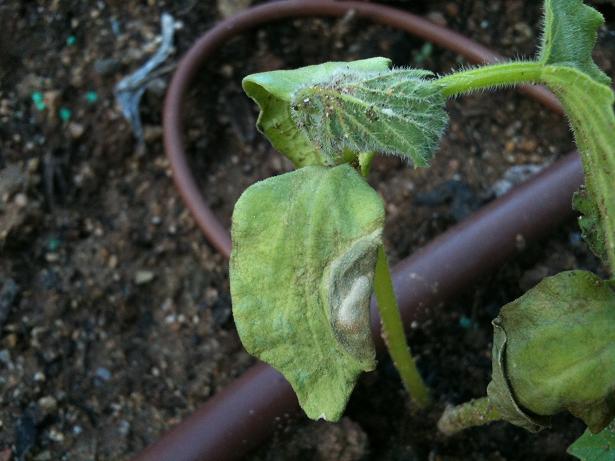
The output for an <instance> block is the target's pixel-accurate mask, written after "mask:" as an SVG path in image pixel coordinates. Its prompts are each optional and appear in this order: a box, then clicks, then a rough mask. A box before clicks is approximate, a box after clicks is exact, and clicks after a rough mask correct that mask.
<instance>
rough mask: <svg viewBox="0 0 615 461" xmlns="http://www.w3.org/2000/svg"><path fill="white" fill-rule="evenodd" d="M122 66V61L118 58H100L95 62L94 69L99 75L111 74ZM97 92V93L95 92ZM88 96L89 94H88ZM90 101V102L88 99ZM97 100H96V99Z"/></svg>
mask: <svg viewBox="0 0 615 461" xmlns="http://www.w3.org/2000/svg"><path fill="white" fill-rule="evenodd" d="M119 68H120V62H119V61H118V60H117V59H113V58H109V59H98V60H97V61H96V62H95V63H94V71H95V72H96V73H97V74H98V75H103V76H105V75H110V74H113V73H115V72H116V71H117V70H119ZM94 94H96V93H94ZM86 98H87V96H86ZM88 102H90V101H89V100H88ZM94 102H95V101H94Z"/></svg>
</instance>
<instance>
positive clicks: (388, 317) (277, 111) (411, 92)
mask: <svg viewBox="0 0 615 461" xmlns="http://www.w3.org/2000/svg"><path fill="white" fill-rule="evenodd" d="M544 8H545V24H544V32H543V37H542V44H541V47H540V51H539V53H538V56H537V58H536V59H534V60H523V61H513V62H505V63H499V64H494V65H486V66H482V67H476V68H473V69H469V70H462V71H459V72H455V73H452V74H450V75H446V76H443V77H436V76H434V75H433V74H432V73H431V72H429V71H425V70H418V69H390V64H391V63H390V61H389V60H388V59H386V58H372V59H365V60H361V61H355V62H349V63H342V62H330V63H326V64H320V65H315V66H308V67H304V68H301V69H296V70H283V71H273V72H266V73H261V74H255V75H250V76H248V77H246V78H245V79H244V81H243V86H244V89H245V91H246V93H247V94H248V95H249V96H250V97H251V98H253V99H254V100H255V101H256V103H257V104H258V105H259V107H260V109H261V112H260V116H259V119H258V127H259V129H260V131H261V132H263V133H264V134H265V136H267V138H268V139H269V140H270V142H271V143H272V144H273V146H274V147H275V148H276V149H277V150H278V151H279V152H280V153H282V154H284V155H286V156H287V157H288V158H289V159H290V160H291V161H292V162H293V163H294V165H295V166H296V167H297V170H296V171H293V172H291V173H287V174H283V175H280V176H277V177H274V178H270V179H267V180H265V181H261V182H259V183H256V184H254V185H253V186H251V187H250V188H248V189H247V190H246V191H245V192H244V193H243V195H242V196H241V198H240V199H239V201H238V202H237V205H236V207H235V211H234V214H233V226H232V240H233V250H232V254H231V264H230V279H231V294H232V297H233V314H234V317H235V322H236V324H237V329H238V332H239V335H240V337H241V340H242V342H243V344H244V345H245V347H246V349H247V350H248V351H249V352H250V353H252V354H253V355H255V356H257V357H259V358H260V359H262V360H264V361H265V362H267V363H269V364H271V365H272V366H273V367H275V368H276V369H278V370H279V371H281V372H282V373H283V374H284V376H285V377H286V378H287V379H288V381H289V382H290V384H291V385H292V386H293V389H294V390H295V392H296V393H297V396H298V398H299V403H300V404H301V406H302V408H303V409H304V410H305V412H306V414H307V415H308V416H309V417H310V418H313V419H317V418H323V419H326V420H329V421H336V420H337V419H339V418H340V416H341V414H342V412H343V410H344V408H345V406H346V403H347V401H348V398H349V396H350V393H351V391H352V389H353V387H354V384H355V382H356V379H357V377H358V376H359V374H360V373H361V372H363V371H369V370H373V369H374V368H375V366H376V362H375V351H374V345H373V342H372V337H371V329H370V321H369V302H370V298H371V295H372V293H375V295H376V300H377V302H378V307H379V309H380V312H381V318H382V323H383V335H384V337H385V339H386V343H387V346H388V348H389V352H390V353H391V356H392V358H393V360H394V362H395V364H396V366H397V367H398V369H399V371H400V375H401V377H402V381H403V383H404V385H405V387H406V388H407V390H408V391H409V393H410V395H411V397H412V398H413V401H414V402H415V403H416V404H417V405H418V406H425V405H427V404H428V403H429V392H428V389H427V387H426V386H425V384H424V382H423V381H422V379H421V377H420V375H419V373H418V371H417V369H416V365H415V363H414V360H413V358H412V356H411V354H410V351H409V349H408V346H407V343H406V340H405V336H404V332H403V328H402V324H401V319H400V316H399V311H398V309H397V303H396V300H395V295H394V292H393V286H392V283H391V277H390V273H389V269H388V264H387V261H386V256H385V252H384V248H383V244H382V229H383V224H384V215H385V213H384V206H383V203H382V200H381V199H380V197H379V196H378V194H377V193H376V192H375V191H374V190H373V189H372V188H371V187H370V186H369V185H368V184H367V182H366V181H365V179H364V177H365V176H367V175H368V174H369V170H370V165H371V161H372V159H373V157H374V155H375V153H381V154H385V155H397V156H399V157H402V158H404V159H407V160H408V161H409V162H411V163H412V164H414V166H415V167H427V166H428V165H429V160H430V158H431V157H432V156H433V154H434V151H435V149H436V148H437V145H438V142H439V139H440V137H441V136H442V133H443V131H444V129H445V126H446V123H447V114H446V111H445V102H446V99H447V98H450V97H454V96H457V95H461V94H464V93H469V92H473V91H477V90H482V89H493V88H498V87H502V86H508V85H516V84H524V83H540V84H544V85H546V86H548V87H549V88H550V89H551V90H552V91H553V92H554V93H555V95H556V96H557V97H558V98H559V100H560V101H561V102H562V104H563V106H564V108H565V110H566V114H567V116H568V119H569V121H570V124H571V126H572V130H573V132H574V135H575V140H576V143H577V145H578V147H579V150H580V153H581V158H582V161H583V167H584V171H585V186H584V187H583V188H582V190H581V191H579V192H578V193H577V194H576V196H575V199H574V206H575V208H576V209H577V210H578V211H580V212H581V213H582V216H581V218H579V224H580V227H581V229H582V231H583V236H584V238H585V239H586V241H587V242H588V244H589V245H590V247H591V248H592V250H593V251H594V252H595V253H596V254H597V255H598V256H600V257H601V258H602V259H603V261H604V262H605V264H606V265H607V266H608V267H609V268H610V269H611V273H612V272H613V271H615V116H614V114H613V100H614V96H613V91H612V90H611V88H610V79H609V78H608V77H607V75H606V74H604V73H603V72H602V71H601V70H600V69H599V68H598V67H597V66H596V64H595V63H594V62H593V60H592V57H591V52H592V49H593V47H594V44H595V41H596V31H597V29H598V27H600V25H602V24H603V18H602V16H601V15H600V13H598V12H597V11H596V10H594V9H593V8H591V7H589V6H586V5H584V4H583V3H582V1H581V0H545V3H544ZM493 324H494V350H493V376H492V382H491V383H490V385H489V387H488V389H487V394H488V396H487V397H485V398H483V399H477V400H474V401H472V402H468V403H466V404H464V405H460V406H457V407H450V408H448V409H447V410H446V411H445V413H444V414H443V416H442V418H441V420H440V422H439V427H440V429H441V430H442V431H443V432H445V433H448V434H451V433H454V432H456V431H459V430H461V429H463V428H465V427H469V426H473V425H478V424H484V423H486V422H489V421H494V420H498V419H503V420H507V421H509V422H511V423H512V424H516V425H518V426H521V427H524V428H526V429H528V430H531V431H537V430H539V429H541V428H543V427H545V426H547V425H548V422H549V417H550V416H551V415H553V414H555V413H558V412H560V411H562V410H567V411H570V412H571V413H572V414H574V415H576V416H577V417H579V418H581V419H582V420H583V421H584V422H585V423H586V424H587V426H588V427H589V430H590V432H591V433H598V432H599V433H600V434H599V435H596V436H593V435H590V434H589V433H588V434H586V435H583V436H582V437H581V439H579V440H578V441H577V442H575V444H574V445H572V446H571V448H570V452H571V453H572V454H574V455H576V456H578V457H580V458H581V459H587V460H589V459H612V457H613V454H614V453H615V449H612V448H609V449H608V450H605V449H604V447H605V446H608V447H612V446H613V444H614V443H613V440H614V437H615V434H613V432H612V431H611V429H609V428H608V425H609V423H610V422H611V421H612V420H613V418H614V417H615V366H614V365H613V364H614V363H615V330H614V329H613V328H612V325H614V324H615V284H614V283H613V282H612V281H603V280H601V279H600V278H598V277H597V276H595V275H593V274H591V273H588V272H584V271H572V272H566V273H562V274H558V275H556V276H554V277H551V278H548V279H545V280H544V281H543V282H541V283H540V284H539V285H537V286H536V287H535V288H533V289H531V290H530V291H528V292H527V293H526V294H524V295H523V296H522V297H521V298H519V299H518V300H516V301H514V302H512V303H510V304H508V305H507V306H505V307H504V308H503V309H502V312H501V314H500V315H499V316H498V318H497V319H496V320H494V322H493ZM600 431H602V432H600ZM592 450H593V451H592ZM602 453H607V454H606V455H604V456H606V457H604V458H600V456H602ZM608 456H610V457H608Z"/></svg>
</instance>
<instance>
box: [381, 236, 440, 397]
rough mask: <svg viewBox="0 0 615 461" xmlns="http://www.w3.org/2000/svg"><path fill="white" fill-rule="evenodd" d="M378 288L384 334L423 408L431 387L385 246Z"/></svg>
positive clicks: (410, 392)
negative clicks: (408, 331) (408, 330)
mask: <svg viewBox="0 0 615 461" xmlns="http://www.w3.org/2000/svg"><path fill="white" fill-rule="evenodd" d="M374 291H375V293H376V301H377V302H378V310H379V311H380V318H381V321H382V337H383V339H384V342H385V344H386V345H387V348H388V350H389V354H390V355H391V358H392V359H393V363H394V364H395V367H396V368H397V370H398V371H399V375H400V376H401V380H402V382H403V384H404V387H405V388H406V390H407V391H408V393H409V394H410V397H411V398H412V400H413V401H414V402H415V403H416V405H417V406H418V407H420V408H424V407H425V406H427V404H428V403H429V400H430V399H429V389H428V388H427V386H426V385H425V383H424V382H423V379H422V378H421V375H420V374H419V371H418V369H417V368H416V363H415V361H414V358H412V354H411V352H410V348H409V347H408V343H407V342H406V335H405V333H404V329H403V324H402V320H401V315H400V313H399V307H398V305H397V299H396V298H395V291H394V290H393V281H392V280H391V272H390V271H389V264H388V262H387V257H386V254H385V252H384V246H382V245H381V246H380V248H379V249H378V261H377V262H376V275H375V277H374Z"/></svg>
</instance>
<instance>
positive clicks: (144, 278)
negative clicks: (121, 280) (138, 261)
mask: <svg viewBox="0 0 615 461" xmlns="http://www.w3.org/2000/svg"><path fill="white" fill-rule="evenodd" d="M154 277H156V274H154V273H153V272H152V271H145V270H142V271H137V273H136V274H135V283H136V284H137V285H145V284H146V283H149V282H151V281H152V280H154Z"/></svg>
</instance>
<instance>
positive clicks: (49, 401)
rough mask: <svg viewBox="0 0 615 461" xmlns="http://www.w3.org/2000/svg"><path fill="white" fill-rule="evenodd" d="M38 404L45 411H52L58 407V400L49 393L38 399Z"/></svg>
mask: <svg viewBox="0 0 615 461" xmlns="http://www.w3.org/2000/svg"><path fill="white" fill-rule="evenodd" d="M38 405H39V406H40V407H41V409H42V410H43V411H44V412H45V413H46V414H49V413H53V412H54V411H55V410H56V409H57V408H58V402H57V400H56V399H55V398H53V397H52V396H50V395H47V396H45V397H41V398H40V399H38Z"/></svg>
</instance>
